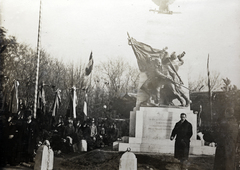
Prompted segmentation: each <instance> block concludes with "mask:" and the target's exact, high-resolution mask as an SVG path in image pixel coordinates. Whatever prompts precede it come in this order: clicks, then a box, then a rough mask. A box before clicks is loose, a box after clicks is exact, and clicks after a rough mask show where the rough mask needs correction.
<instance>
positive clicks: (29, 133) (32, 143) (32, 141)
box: [24, 120, 39, 155]
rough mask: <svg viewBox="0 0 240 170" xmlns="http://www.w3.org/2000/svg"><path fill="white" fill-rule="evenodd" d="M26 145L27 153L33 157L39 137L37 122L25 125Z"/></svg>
mask: <svg viewBox="0 0 240 170" xmlns="http://www.w3.org/2000/svg"><path fill="white" fill-rule="evenodd" d="M24 126H25V127H24V144H25V151H26V152H27V153H28V154H29V155H33V153H34V149H35V147H36V144H37V141H38V135H39V127H38V124H37V122H36V121H34V120H32V121H31V123H27V122H26V123H25V124H24Z"/></svg>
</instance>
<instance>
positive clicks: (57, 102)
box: [52, 89, 61, 116]
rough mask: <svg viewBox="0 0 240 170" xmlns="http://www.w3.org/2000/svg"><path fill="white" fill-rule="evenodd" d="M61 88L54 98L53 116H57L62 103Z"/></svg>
mask: <svg viewBox="0 0 240 170" xmlns="http://www.w3.org/2000/svg"><path fill="white" fill-rule="evenodd" d="M60 93H61V90H60V89H57V90H56V92H55V98H54V103H53V109H52V110H53V111H52V116H57V113H58V109H59V107H60V105H61V96H60Z"/></svg>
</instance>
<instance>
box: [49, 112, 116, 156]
mask: <svg viewBox="0 0 240 170" xmlns="http://www.w3.org/2000/svg"><path fill="white" fill-rule="evenodd" d="M119 137H120V131H119V129H118V128H117V126H116V124H115V123H110V124H109V123H108V122H106V124H105V122H104V121H95V119H94V118H87V120H85V121H83V123H81V121H80V120H79V119H75V120H74V119H72V118H70V117H68V118H67V119H66V121H64V118H63V117H61V116H60V117H59V119H58V122H57V123H56V125H55V126H54V130H53V135H52V139H51V140H50V141H51V145H52V148H53V150H54V151H57V153H61V152H65V153H69V152H80V151H82V149H81V148H82V147H84V146H82V140H85V141H86V142H87V150H88V151H89V150H92V149H95V148H101V147H105V146H110V145H112V143H113V142H114V141H115V140H117V139H118V138H119ZM85 149H86V148H85Z"/></svg>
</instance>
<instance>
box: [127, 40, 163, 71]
mask: <svg viewBox="0 0 240 170" xmlns="http://www.w3.org/2000/svg"><path fill="white" fill-rule="evenodd" d="M129 45H131V46H132V48H133V51H134V54H135V56H136V58H137V63H138V67H139V70H140V71H141V72H145V71H146V70H147V68H148V67H149V65H150V58H154V57H155V58H161V56H162V55H163V50H159V49H155V48H152V47H151V46H150V45H147V44H144V43H142V42H138V41H136V40H135V39H134V38H130V39H129Z"/></svg>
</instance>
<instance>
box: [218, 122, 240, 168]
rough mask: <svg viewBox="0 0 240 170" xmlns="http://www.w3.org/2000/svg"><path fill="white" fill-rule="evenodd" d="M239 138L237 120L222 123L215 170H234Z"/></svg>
mask: <svg viewBox="0 0 240 170" xmlns="http://www.w3.org/2000/svg"><path fill="white" fill-rule="evenodd" d="M237 137H238V124H237V121H236V119H235V118H233V117H231V118H227V119H225V120H224V121H222V122H221V123H220V127H219V131H218V132H217V148H216V153H215V160H214V168H213V169H214V170H230V169H233V170H234V168H235V167H234V166H235V165H234V164H235V153H236V145H237Z"/></svg>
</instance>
